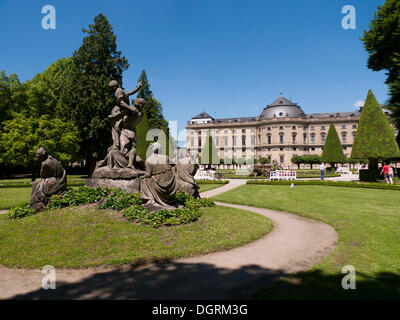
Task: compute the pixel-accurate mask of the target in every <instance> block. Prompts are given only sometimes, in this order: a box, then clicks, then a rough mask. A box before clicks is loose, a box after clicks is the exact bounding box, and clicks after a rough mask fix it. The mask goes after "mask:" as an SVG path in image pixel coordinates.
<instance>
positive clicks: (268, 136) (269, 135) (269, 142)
mask: <svg viewBox="0 0 400 320" xmlns="http://www.w3.org/2000/svg"><path fill="white" fill-rule="evenodd" d="M267 138H268V144H271V134H268V135H267Z"/></svg>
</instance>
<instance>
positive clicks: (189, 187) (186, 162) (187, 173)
mask: <svg viewBox="0 0 400 320" xmlns="http://www.w3.org/2000/svg"><path fill="white" fill-rule="evenodd" d="M198 168H199V165H198V164H197V163H196V162H195V161H194V160H193V159H192V158H191V157H190V155H189V152H188V151H187V154H186V156H183V157H181V158H180V159H178V161H177V163H176V176H177V181H178V191H183V192H186V193H187V194H188V195H190V196H192V197H194V198H200V195H199V186H198V185H197V183H196V181H195V180H194V177H193V176H194V175H195V174H196V171H197V169H198Z"/></svg>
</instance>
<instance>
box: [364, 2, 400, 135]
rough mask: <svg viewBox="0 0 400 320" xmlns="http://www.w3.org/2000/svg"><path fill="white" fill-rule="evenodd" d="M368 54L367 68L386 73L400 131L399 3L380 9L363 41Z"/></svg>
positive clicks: (393, 109) (380, 7)
mask: <svg viewBox="0 0 400 320" xmlns="http://www.w3.org/2000/svg"><path fill="white" fill-rule="evenodd" d="M361 40H362V41H363V43H364V47H365V49H366V50H367V52H368V53H369V58H368V68H370V69H372V70H374V71H381V70H386V71H387V76H388V77H387V79H386V84H387V85H388V86H389V92H390V100H389V106H388V107H389V108H390V109H391V110H392V117H393V118H394V119H395V121H396V124H397V127H398V128H400V2H399V1H398V0H386V1H385V3H384V4H383V5H382V6H378V10H377V11H376V12H375V15H374V19H373V20H371V22H370V25H369V30H366V31H364V37H363V38H362V39H361Z"/></svg>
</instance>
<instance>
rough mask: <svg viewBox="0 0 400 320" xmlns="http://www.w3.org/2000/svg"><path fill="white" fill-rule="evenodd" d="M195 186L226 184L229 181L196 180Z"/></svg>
mask: <svg viewBox="0 0 400 320" xmlns="http://www.w3.org/2000/svg"><path fill="white" fill-rule="evenodd" d="M196 183H197V184H227V183H229V180H196Z"/></svg>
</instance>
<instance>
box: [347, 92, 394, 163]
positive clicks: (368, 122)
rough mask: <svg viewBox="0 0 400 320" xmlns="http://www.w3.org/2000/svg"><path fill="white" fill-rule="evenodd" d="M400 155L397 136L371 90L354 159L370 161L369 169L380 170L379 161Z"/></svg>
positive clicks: (362, 117) (355, 147) (352, 153)
mask: <svg viewBox="0 0 400 320" xmlns="http://www.w3.org/2000/svg"><path fill="white" fill-rule="evenodd" d="M399 155H400V151H399V146H398V145H397V142H396V136H395V134H394V131H393V129H392V128H391V127H390V123H389V121H388V119H387V118H386V116H385V115H384V113H383V111H382V108H381V106H380V105H379V103H378V101H377V100H376V98H375V96H374V94H373V93H372V91H371V90H369V91H368V95H367V99H366V101H365V104H364V107H363V109H362V111H361V115H360V120H359V122H358V129H357V132H356V136H355V139H354V143H353V148H352V150H351V157H352V158H354V159H368V160H369V167H368V168H369V169H376V168H378V161H379V160H383V159H390V158H395V157H397V156H399Z"/></svg>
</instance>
